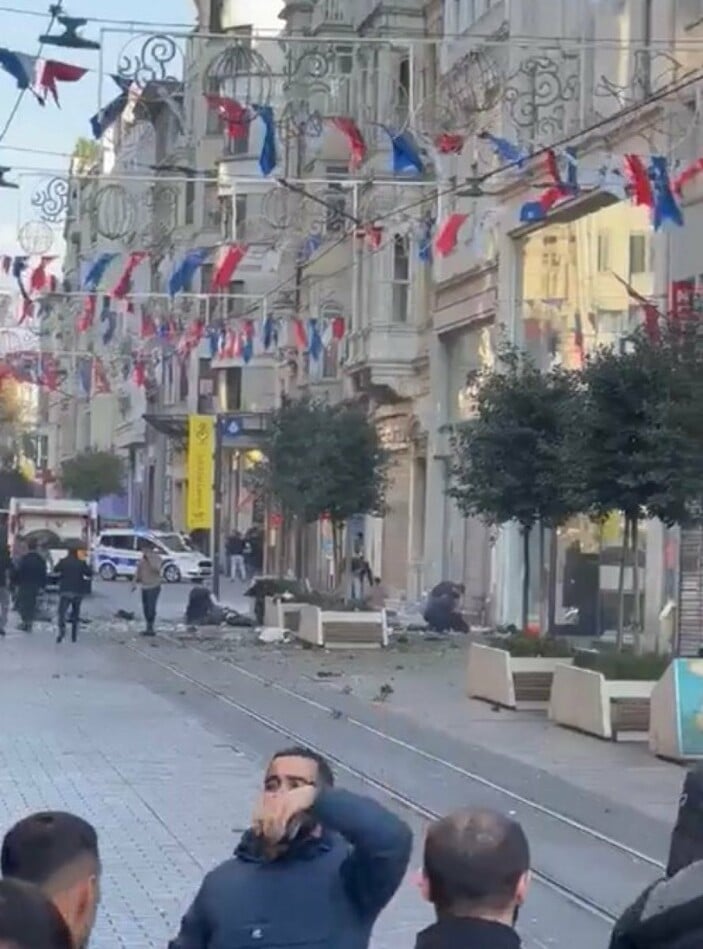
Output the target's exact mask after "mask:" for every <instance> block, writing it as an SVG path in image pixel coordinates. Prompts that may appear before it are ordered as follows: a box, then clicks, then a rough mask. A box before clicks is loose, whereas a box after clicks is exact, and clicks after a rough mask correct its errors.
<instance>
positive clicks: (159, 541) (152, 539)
mask: <svg viewBox="0 0 703 949" xmlns="http://www.w3.org/2000/svg"><path fill="white" fill-rule="evenodd" d="M145 550H155V551H156V552H157V553H158V554H160V555H161V559H162V567H161V575H162V576H163V578H164V580H165V581H166V583H180V581H181V580H192V581H198V580H205V579H207V578H208V577H210V576H211V575H212V560H210V559H209V558H207V557H203V555H202V554H201V553H200V551H198V550H196V549H195V548H194V547H193V546H192V545H191V544H190V543H189V542H188V540H187V539H186V538H185V537H183V535H182V534H177V533H175V532H174V531H139V530H133V529H131V528H126V529H122V530H117V529H116V530H106V531H103V532H102V533H101V534H100V536H99V537H98V540H97V543H96V545H95V547H94V548H93V557H92V561H93V563H92V565H93V571H94V572H95V573H96V574H97V576H99V577H100V578H101V579H102V580H117V579H119V578H124V579H128V580H131V579H133V578H134V575H135V573H136V572H137V564H138V563H139V561H140V560H141V557H142V554H143V553H144V551H145Z"/></svg>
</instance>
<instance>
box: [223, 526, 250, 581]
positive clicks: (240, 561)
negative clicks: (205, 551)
mask: <svg viewBox="0 0 703 949" xmlns="http://www.w3.org/2000/svg"><path fill="white" fill-rule="evenodd" d="M227 556H228V557H229V576H230V579H231V580H236V579H237V577H239V578H240V579H241V580H244V581H245V582H246V580H247V568H246V564H245V562H244V538H243V537H242V535H241V533H240V532H239V531H233V532H232V533H231V534H230V536H229V537H228V538H227Z"/></svg>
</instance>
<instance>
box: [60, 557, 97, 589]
mask: <svg viewBox="0 0 703 949" xmlns="http://www.w3.org/2000/svg"><path fill="white" fill-rule="evenodd" d="M91 573H92V571H91V569H90V567H89V566H88V564H87V563H86V562H85V561H84V560H81V559H80V557H64V558H63V560H59V562H58V563H57V564H56V575H57V576H58V578H59V593H67V594H68V593H70V594H73V595H74V596H77V595H80V594H83V593H85V592H86V582H87V581H88V580H89V579H90V576H91Z"/></svg>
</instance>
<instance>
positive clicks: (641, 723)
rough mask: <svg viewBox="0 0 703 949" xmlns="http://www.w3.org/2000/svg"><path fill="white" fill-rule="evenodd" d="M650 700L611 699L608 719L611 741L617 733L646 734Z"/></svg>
mask: <svg viewBox="0 0 703 949" xmlns="http://www.w3.org/2000/svg"><path fill="white" fill-rule="evenodd" d="M649 717H650V700H649V699H645V698H624V697H622V698H612V699H611V700H610V718H611V723H612V730H613V740H617V736H618V733H619V732H648V731H649Z"/></svg>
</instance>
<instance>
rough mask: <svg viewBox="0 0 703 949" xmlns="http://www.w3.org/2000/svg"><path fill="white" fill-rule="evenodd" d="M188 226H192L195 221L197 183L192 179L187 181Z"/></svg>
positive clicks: (186, 218)
mask: <svg viewBox="0 0 703 949" xmlns="http://www.w3.org/2000/svg"><path fill="white" fill-rule="evenodd" d="M185 215H186V217H185V222H186V224H192V223H193V221H194V219H195V182H194V181H193V180H192V179H189V180H188V181H186V210H185Z"/></svg>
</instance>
